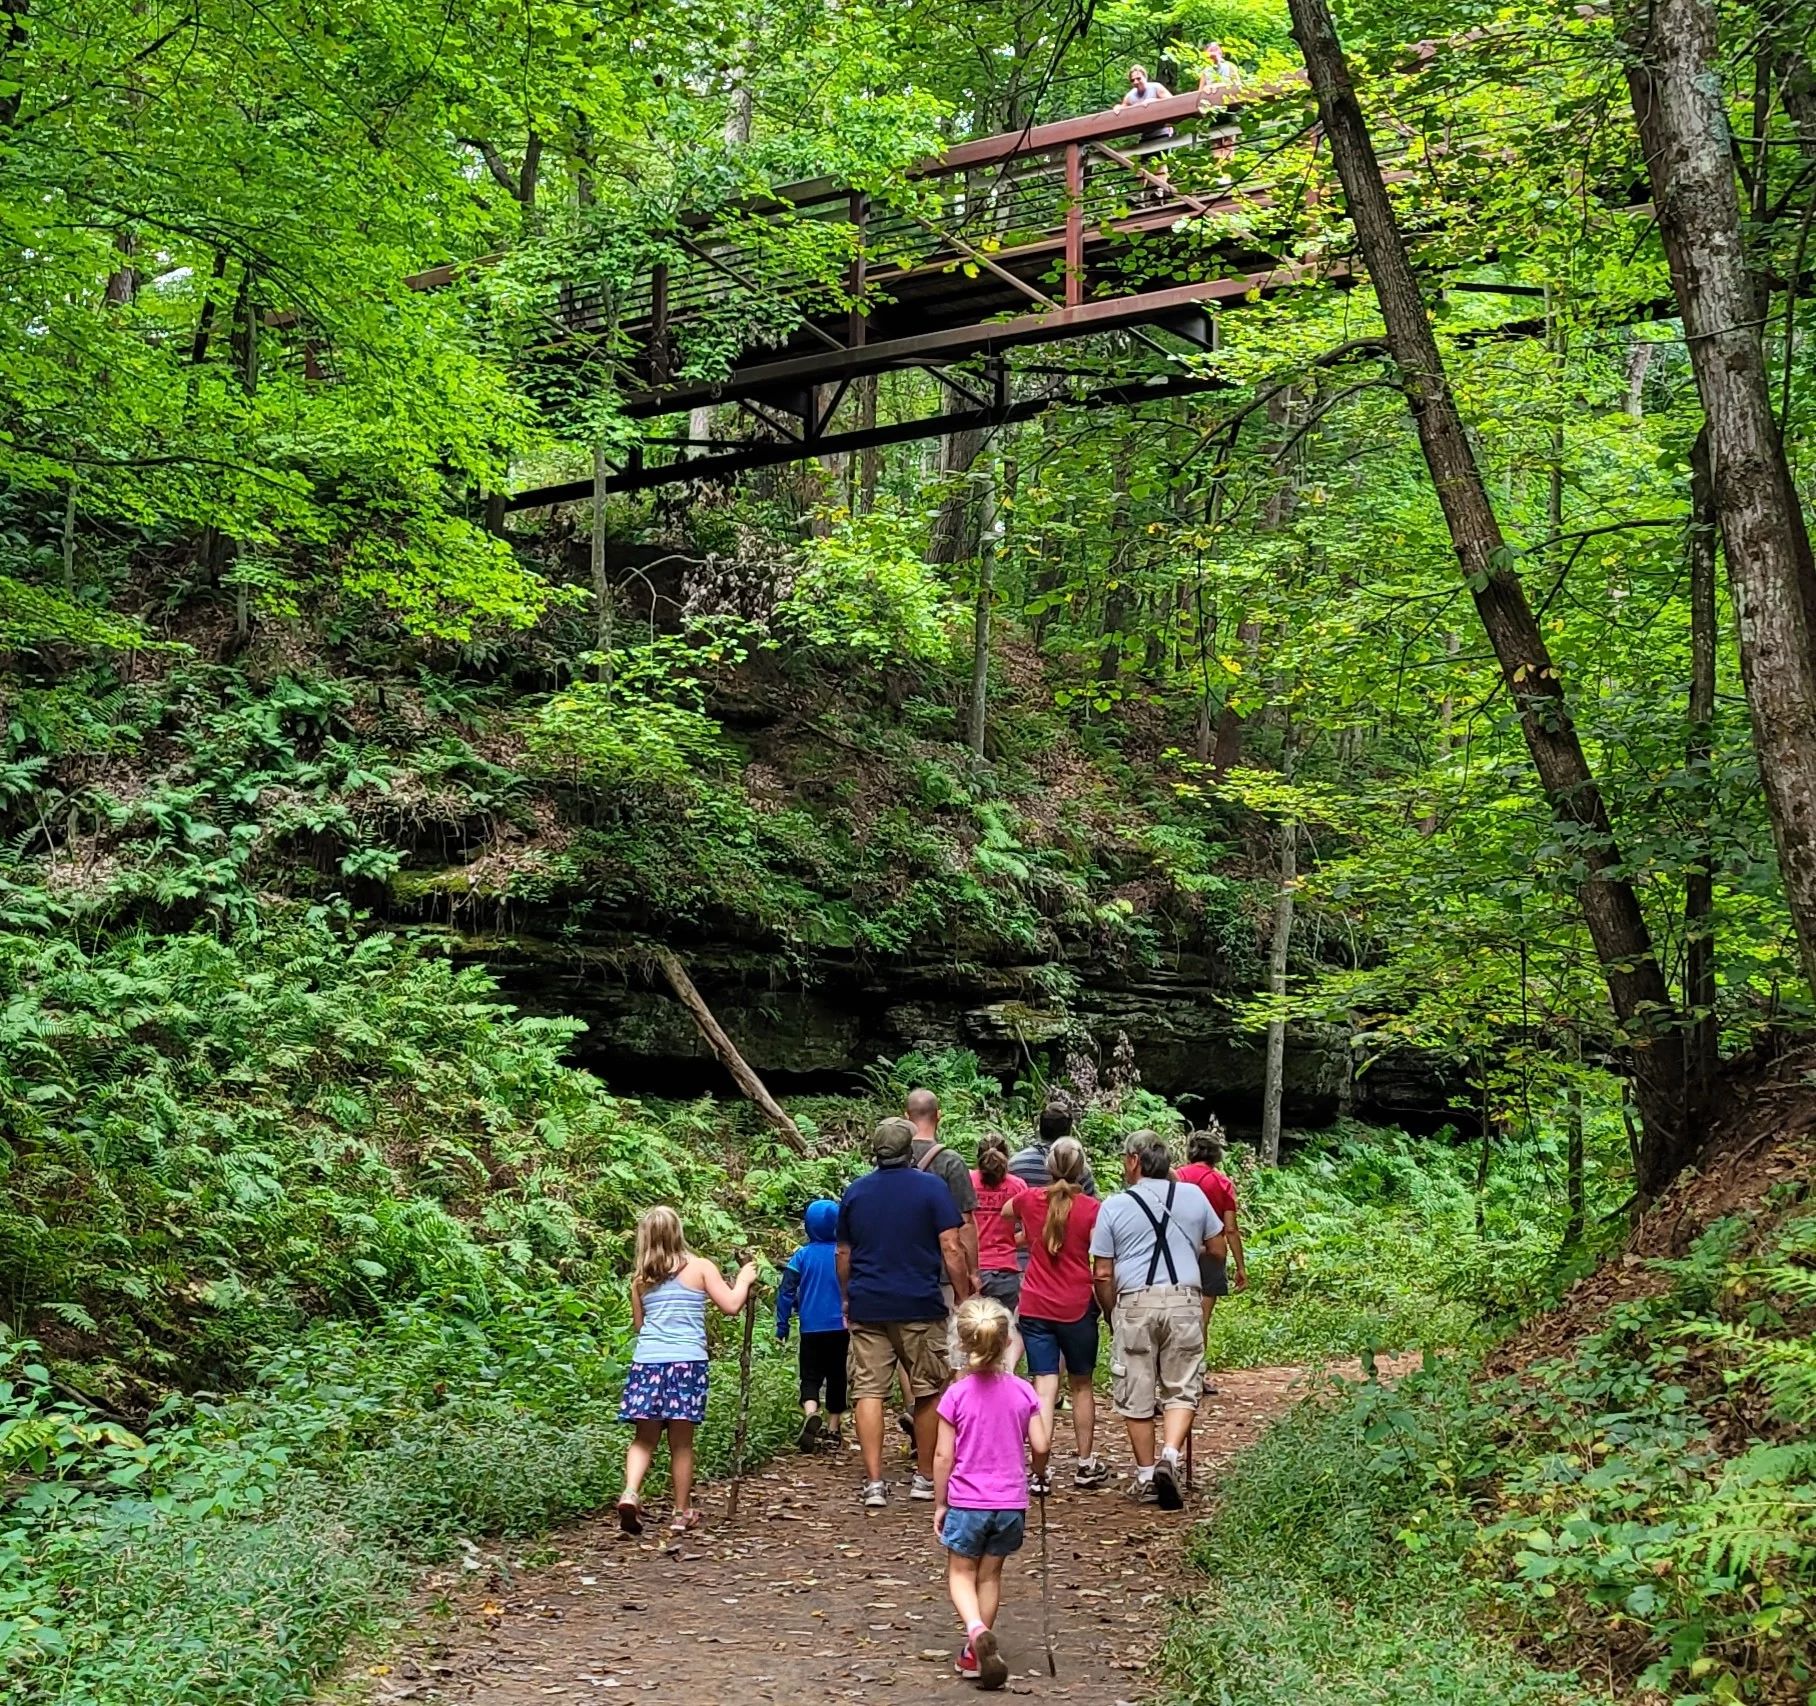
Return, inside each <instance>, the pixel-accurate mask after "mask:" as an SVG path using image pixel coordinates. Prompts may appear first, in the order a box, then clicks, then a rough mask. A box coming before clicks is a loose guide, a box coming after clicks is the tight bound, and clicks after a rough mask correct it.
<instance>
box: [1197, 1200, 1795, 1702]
mask: <svg viewBox="0 0 1816 1706" xmlns="http://www.w3.org/2000/svg"><path fill="white" fill-rule="evenodd" d="M1811 1219H1812V1216H1811V1213H1810V1211H1809V1209H1808V1207H1807V1206H1794V1207H1792V1208H1790V1209H1789V1211H1788V1212H1779V1213H1774V1212H1767V1213H1766V1215H1765V1216H1764V1218H1763V1220H1762V1221H1761V1222H1760V1223H1759V1224H1757V1225H1752V1226H1743V1225H1741V1224H1740V1223H1739V1222H1737V1221H1730V1222H1726V1223H1718V1224H1716V1225H1715V1226H1712V1227H1711V1228H1710V1229H1709V1230H1708V1231H1707V1232H1705V1233H1704V1234H1703V1236H1702V1237H1701V1238H1700V1239H1699V1240H1698V1241H1697V1243H1696V1245H1695V1246H1694V1247H1693V1248H1692V1250H1691V1253H1690V1255H1689V1256H1688V1257H1687V1258H1685V1259H1684V1260H1682V1261H1676V1262H1661V1263H1659V1264H1657V1266H1658V1267H1659V1269H1660V1270H1661V1271H1662V1273H1663V1274H1664V1275H1665V1276H1666V1278H1667V1280H1668V1282H1669V1283H1668V1285H1667V1287H1666V1289H1664V1290H1663V1291H1661V1292H1659V1293H1658V1294H1656V1295H1655V1296H1652V1297H1650V1298H1647V1299H1645V1300H1644V1301H1640V1302H1635V1303H1628V1304H1622V1305H1619V1306H1617V1307H1616V1309H1615V1310H1614V1311H1613V1312H1612V1314H1611V1315H1610V1318H1609V1321H1608V1324H1607V1326H1606V1327H1605V1328H1603V1329H1602V1330H1600V1331H1597V1332H1593V1333H1591V1334H1589V1335H1588V1336H1587V1337H1585V1338H1584V1339H1583V1340H1582V1341H1581V1342H1580V1343H1578V1344H1577V1345H1575V1346H1574V1347H1573V1348H1571V1349H1570V1350H1569V1351H1568V1352H1566V1353H1565V1354H1563V1355H1561V1356H1557V1357H1553V1358H1549V1359H1546V1360H1544V1361H1541V1362H1538V1363H1535V1364H1533V1365H1532V1366H1531V1367H1529V1368H1526V1369H1524V1370H1522V1371H1521V1372H1520V1373H1518V1374H1517V1375H1511V1376H1505V1377H1502V1378H1500V1379H1495V1380H1486V1381H1485V1380H1483V1379H1482V1378H1481V1377H1480V1375H1479V1373H1478V1372H1477V1371H1476V1370H1475V1369H1474V1368H1472V1366H1471V1365H1470V1363H1469V1362H1468V1361H1467V1360H1457V1361H1453V1362H1449V1363H1447V1364H1445V1365H1443V1366H1442V1367H1440V1368H1439V1369H1438V1370H1437V1371H1436V1372H1435V1373H1428V1374H1425V1375H1415V1376H1413V1377H1410V1378H1408V1379H1407V1380H1405V1381H1403V1382H1402V1383H1401V1384H1400V1385H1399V1387H1398V1388H1397V1389H1395V1390H1393V1391H1388V1390H1385V1389H1383V1388H1380V1387H1374V1386H1370V1387H1366V1388H1363V1389H1361V1390H1352V1391H1345V1392H1337V1393H1333V1394H1329V1395H1326V1396H1324V1397H1323V1398H1321V1399H1317V1400H1314V1401H1312V1402H1309V1403H1307V1404H1306V1405H1304V1406H1302V1407H1301V1408H1300V1409H1299V1410H1298V1411H1296V1412H1295V1413H1294V1414H1293V1415H1292V1416H1291V1417H1289V1418H1288V1419H1287V1420H1286V1421H1284V1422H1283V1423H1281V1424H1280V1425H1279V1426H1277V1427H1276V1428H1274V1429H1273V1430H1272V1431H1270V1433H1269V1434H1268V1435H1267V1437H1266V1438H1265V1439H1264V1440H1263V1442H1262V1444H1261V1446H1260V1447H1259V1448H1258V1449H1257V1450H1256V1451H1254V1452H1252V1453H1250V1454H1248V1455H1247V1456H1245V1457H1244V1458H1242V1459H1240V1460H1239V1461H1238V1463H1237V1465H1236V1466H1235V1469H1234V1471H1233V1472H1232V1473H1231V1474H1230V1475H1229V1476H1228V1477H1227V1478H1226V1480H1225V1482H1224V1484H1223V1486H1222V1488H1221V1490H1220V1500H1219V1506H1218V1515H1217V1517H1216V1518H1215V1520H1214V1521H1213V1522H1212V1524H1211V1525H1210V1526H1209V1527H1208V1528H1207V1529H1206V1530H1204V1531H1203V1533H1202V1534H1201V1536H1200V1538H1199V1540H1198V1541H1197V1543H1196V1555H1197V1559H1198V1562H1199V1564H1200V1567H1201V1568H1202V1569H1204V1570H1205V1571H1206V1572H1207V1574H1208V1575H1209V1577H1210V1579H1211V1581H1210V1585H1209V1586H1208V1587H1206V1588H1204V1589H1203V1590H1201V1592H1200V1594H1199V1595H1198V1596H1197V1599H1196V1602H1195V1604H1194V1607H1193V1611H1194V1615H1193V1616H1192V1617H1191V1618H1190V1619H1189V1620H1182V1621H1180V1622H1179V1623H1178V1624H1177V1625H1176V1626H1175V1630H1174V1633H1173V1637H1172V1640H1171V1642H1170V1644H1169V1660H1170V1664H1171V1666H1172V1668H1173V1670H1174V1671H1175V1674H1176V1675H1177V1676H1178V1677H1179V1678H1180V1679H1181V1681H1182V1682H1183V1683H1184V1685H1185V1686H1186V1687H1187V1688H1188V1690H1189V1692H1190V1695H1191V1697H1192V1698H1194V1699H1203V1700H1219V1701H1222V1700H1227V1701H1230V1702H1232V1703H1235V1706H1247V1703H1248V1702H1251V1701H1252V1702H1263V1701H1273V1700H1281V1701H1284V1700H1286V1699H1289V1698H1294V1697H1303V1696H1305V1695H1309V1697H1310V1698H1312V1699H1314V1700H1321V1699H1326V1698H1328V1699H1330V1700H1332V1701H1336V1700H1341V1699H1351V1698H1360V1699H1380V1700H1394V1701H1398V1700H1402V1699H1404V1700H1408V1701H1410V1700H1412V1699H1415V1698H1431V1697H1433V1696H1434V1695H1435V1696H1436V1697H1439V1698H1445V1699H1457V1700H1462V1701H1476V1700H1478V1699H1479V1700H1482V1701H1484V1702H1486V1701H1488V1700H1490V1699H1492V1698H1494V1697H1496V1694H1497V1692H1499V1693H1501V1694H1504V1695H1505V1696H1506V1697H1510V1698H1514V1699H1521V1700H1525V1699H1532V1700H1574V1699H1580V1698H1582V1697H1583V1695H1584V1693H1585V1691H1586V1687H1587V1685H1586V1683H1585V1684H1581V1685H1579V1684H1577V1683H1576V1682H1574V1681H1573V1680H1572V1679H1571V1678H1570V1677H1567V1676H1557V1675H1552V1676H1546V1675H1543V1674H1542V1673H1539V1672H1537V1671H1535V1670H1533V1669H1531V1668H1530V1666H1529V1665H1528V1664H1526V1663H1525V1662H1524V1661H1523V1660H1521V1659H1519V1658H1516V1657H1515V1656H1514V1655H1513V1654H1512V1653H1511V1652H1509V1651H1508V1650H1507V1649H1506V1648H1505V1647H1504V1646H1503V1645H1502V1644H1501V1642H1502V1641H1503V1640H1504V1639H1505V1638H1506V1637H1508V1636H1518V1637H1520V1638H1522V1639H1523V1640H1524V1642H1525V1643H1526V1644H1527V1645H1528V1646H1529V1647H1530V1648H1531V1649H1532V1650H1533V1651H1535V1652H1536V1653H1544V1652H1546V1651H1547V1650H1549V1654H1550V1656H1552V1657H1554V1659H1556V1660H1558V1661H1561V1662H1562V1663H1564V1664H1568V1665H1571V1666H1573V1667H1574V1668H1575V1669H1576V1671H1577V1672H1579V1673H1580V1674H1581V1675H1583V1676H1584V1677H1585V1678H1586V1677H1588V1676H1598V1677H1599V1676H1608V1677H1610V1678H1614V1679H1618V1680H1619V1681H1620V1682H1622V1683H1623V1684H1634V1685H1637V1686H1638V1687H1639V1688H1640V1689H1642V1690H1647V1691H1657V1692H1658V1693H1661V1694H1669V1695H1670V1696H1671V1697H1672V1698H1674V1699H1676V1700H1677V1701H1679V1702H1680V1703H1682V1706H1692V1703H1700V1702H1726V1701H1741V1700H1754V1699H1758V1700H1776V1699H1791V1698H1801V1697H1802V1696H1803V1695H1804V1694H1805V1693H1807V1692H1808V1690H1809V1688H1810V1685H1811V1683H1812V1680H1816V1678H1813V1677H1812V1674H1811V1669H1810V1663H1809V1652H1810V1647H1809V1638H1808V1631H1809V1626H1810V1617H1811V1606H1812V1604H1813V1603H1816V1452H1812V1449H1811V1446H1810V1442H1809V1437H1808V1435H1809V1429H1810V1426H1811V1424H1812V1422H1816V1406H1812V1405H1811V1404H1810V1403H1809V1401H1808V1399H1807V1397H1806V1396H1787V1392H1786V1388H1785V1387H1784V1385H1783V1384H1782V1382H1780V1381H1779V1380H1778V1379H1777V1375H1778V1372H1779V1370H1780V1369H1782V1368H1783V1367H1784V1366H1785V1359H1787V1358H1789V1359H1790V1360H1791V1362H1793V1363H1795V1361H1796V1360H1797V1359H1798V1358H1800V1357H1802V1356H1806V1355H1807V1351H1808V1345H1809V1342H1810V1333H1811V1327H1812V1325H1813V1324H1816V1317H1813V1316H1812V1313H1811V1310H1810V1300H1809V1295H1808V1270H1807V1253H1808V1249H1809V1238H1810V1222H1811ZM1743 1322H1746V1323H1749V1324H1750V1325H1751V1326H1752V1327H1753V1331H1752V1332H1751V1333H1747V1334H1740V1335H1737V1334H1735V1333H1734V1332H1733V1331H1732V1329H1733V1328H1735V1327H1736V1326H1737V1325H1738V1324H1740V1323H1743ZM1264 1659H1265V1660H1266V1661H1267V1662H1263V1660H1264ZM1419 1687H1424V1688H1427V1689H1428V1690H1430V1692H1429V1693H1427V1694H1425V1695H1423V1696H1420V1695H1419V1694H1417V1693H1416V1692H1415V1691H1416V1689H1418V1688H1419ZM1226 1690H1227V1692H1224V1691H1226ZM1596 1694H1597V1697H1603V1696H1602V1695H1601V1692H1600V1690H1599V1689H1598V1690H1597V1691H1596Z"/></svg>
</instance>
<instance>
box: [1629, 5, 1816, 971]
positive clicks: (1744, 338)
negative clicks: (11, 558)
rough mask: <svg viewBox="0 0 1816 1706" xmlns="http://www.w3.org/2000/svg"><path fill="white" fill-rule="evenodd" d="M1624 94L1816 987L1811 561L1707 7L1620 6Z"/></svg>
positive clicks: (1776, 825)
mask: <svg viewBox="0 0 1816 1706" xmlns="http://www.w3.org/2000/svg"><path fill="white" fill-rule="evenodd" d="M1616 17H1617V21H1618V23H1619V26H1620V29H1621V34H1622V37H1623V39H1624V41H1625V44H1626V47H1627V86H1628V90H1629V93H1630V95H1631V97H1632V101H1633V114H1634V118H1635V120H1636V121H1637V123H1638V126H1639V135H1640V141H1641V144H1642V146H1643V151H1644V153H1645V156H1646V170H1647V174H1648V176H1649V177H1650V180H1651V186H1652V200H1653V205H1654V206H1655V207H1656V208H1657V210H1658V228H1659V235H1660V237H1661V239H1662V240H1663V243H1664V248H1665V258H1666V260H1667V261H1668V262H1669V263H1670V267H1671V288H1672V291H1673V293H1674V294H1675V295H1676V297H1677V306H1678V309H1679V311H1680V312H1681V314H1682V315H1683V322H1684V334H1685V338H1686V340H1687V341H1688V344H1689V348H1690V365H1691V368H1692V370H1693V371H1694V373H1695V375H1696V389H1697V392H1698V394H1699V396H1700V397H1701V398H1702V406H1703V415H1704V418H1705V419H1706V420H1707V422H1708V434H1709V462H1710V476H1711V481H1712V484H1713V487H1714V496H1715V512H1716V517H1717V520H1718V522H1719V524H1720V529H1721V540H1722V546H1723V548H1724V550H1725V552H1726V555H1727V563H1728V584H1729V585H1730V587H1732V589H1733V593H1734V607H1735V616H1736V624H1737V627H1738V631H1739V639H1740V673H1741V679H1742V681H1743V682H1744V683H1745V686H1746V691H1747V706H1748V709H1749V711H1750V712H1751V715H1752V723H1753V746H1754V750H1755V751H1756V753H1757V754H1758V757H1759V770H1760V779H1761V781H1762V783H1763V784H1764V788H1765V796H1766V805H1767V807H1768V809H1769V811H1770V813H1771V818H1772V833H1773V838H1774V840H1775V842H1776V843H1777V848H1778V864H1779V870H1780V873H1781V875H1782V877H1783V881H1784V888H1785V900H1786V902H1787V903H1788V905H1789V907H1790V912H1791V920H1792V923H1793V925H1794V926H1795V928H1796V931H1797V945H1798V948H1799V951H1800V954H1801V957H1802V961H1803V973H1804V976H1805V978H1806V979H1808V980H1809V982H1810V983H1811V984H1812V985H1816V650H1813V649H1812V642H1813V640H1816V567H1813V566H1812V562H1811V556H1810V540H1809V534H1808V532H1807V530H1806V528H1805V525H1804V519H1803V511H1802V508H1801V507H1800V505H1799V503H1798V499H1797V491H1796V488H1795V487H1794V485H1793V484H1792V481H1791V474H1790V469H1789V467H1788V466H1787V464H1786V462H1785V455H1784V446H1783V444H1782V442H1781V441H1780V438H1779V433H1778V422H1777V421H1776V420H1775V419H1774V417H1773V414H1772V400H1771V391H1770V386H1769V382H1768V374H1767V371H1766V359H1765V345H1764V340H1763V337H1762V335H1761V327H1760V321H1759V309H1758V306H1757V302H1756V292H1755V289H1754V280H1753V278H1752V276H1751V274H1750V273H1749V271H1748V268H1747V256H1746V251H1745V247H1744V243H1743V239H1742V235H1741V222H1740V196H1739V192H1738V190H1737V188H1736V186H1735V182H1734V153H1733V148H1734V142H1733V137H1732V135H1731V134H1730V131H1729V128H1728V114H1727V108H1726V107H1725V105H1724V104H1723V100H1722V88H1721V76H1720V72H1719V70H1718V68H1717V66H1716V63H1715V60H1716V36H1715V28H1716V26H1715V9H1714V7H1713V5H1711V4H1710V3H1709V0H1655V3H1654V4H1651V5H1649V6H1646V7H1643V8H1642V7H1638V6H1636V5H1634V4H1633V3H1632V0H1623V4H1622V5H1621V6H1620V7H1619V8H1618V10H1617V13H1616Z"/></svg>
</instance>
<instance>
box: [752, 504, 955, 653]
mask: <svg viewBox="0 0 1816 1706" xmlns="http://www.w3.org/2000/svg"><path fill="white" fill-rule="evenodd" d="M952 615H953V611H952V610H951V608H950V607H949V606H948V604H947V602H946V599H945V596H944V593H943V591H942V589H941V587H940V583H939V581H938V579H937V578H936V577H935V576H934V575H933V574H931V573H930V572H929V571H928V568H927V565H926V563H925V562H924V561H923V560H922V556H921V547H920V543H919V539H918V537H917V529H916V527H915V526H914V525H912V524H911V522H910V520H909V518H908V517H907V516H904V515H899V514H894V513H892V512H889V511H883V510H879V511H876V512H874V513H872V514H870V515H867V516H852V515H847V514H840V515H838V516H836V517H834V518H833V525H832V526H831V528H830V529H829V531H827V532H826V533H824V534H822V535H820V536H818V537H816V538H814V539H811V540H810V541H809V542H808V544H807V546H806V547H805V551H804V559H803V562H802V565H801V567H800V569H799V570H798V572H797V573H796V575H795V577H794V584H793V585H792V586H791V587H790V589H789V592H788V596H787V598H786V599H785V600H784V601H783V602H782V603H781V604H780V605H779V606H778V607H777V609H776V618H775V620H776V629H777V632H778V633H779V634H780V635H781V637H782V638H783V639H784V640H786V641H787V642H788V643H790V644H792V645H795V646H799V647H801V648H803V649H804V650H806V651H807V652H808V653H809V654H810V655H818V656H820V657H821V658H822V659H823V660H824V661H826V662H828V663H838V662H851V663H862V664H870V665H879V664H886V665H894V666H896V667H898V668H899V667H901V666H903V665H923V666H926V665H934V666H937V665H940V664H943V663H945V662H947V661H949V660H950V658H951V656H952V637H951V634H950V631H949V624H950V621H951V618H952Z"/></svg>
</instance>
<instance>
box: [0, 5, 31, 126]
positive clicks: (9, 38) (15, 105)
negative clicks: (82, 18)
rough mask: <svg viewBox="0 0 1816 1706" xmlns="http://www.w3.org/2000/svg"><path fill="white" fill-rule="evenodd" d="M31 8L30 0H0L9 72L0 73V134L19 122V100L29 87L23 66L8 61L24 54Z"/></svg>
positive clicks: (2, 57) (1, 54)
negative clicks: (2, 74) (23, 73)
mask: <svg viewBox="0 0 1816 1706" xmlns="http://www.w3.org/2000/svg"><path fill="white" fill-rule="evenodd" d="M30 10H31V7H30V0H0V19H3V20H5V27H4V28H3V29H0V70H4V71H5V73H6V75H5V76H4V77H0V135H4V134H5V133H6V132H7V131H9V130H11V129H12V128H13V126H14V125H15V124H17V123H18V122H19V103H20V101H21V100H22V99H23V98H24V96H25V91H26V90H27V89H28V88H29V87H30V84H29V83H28V82H27V81H26V79H25V78H24V77H23V76H22V75H21V71H22V70H23V67H17V66H14V65H13V64H11V63H9V62H10V61H11V60H12V59H13V58H14V56H15V55H18V56H20V57H23V56H24V50H25V43H26V40H27V38H28V36H29V34H30V30H29V28H28V26H27V23H26V18H27V16H28V15H29V13H30Z"/></svg>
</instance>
